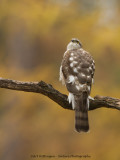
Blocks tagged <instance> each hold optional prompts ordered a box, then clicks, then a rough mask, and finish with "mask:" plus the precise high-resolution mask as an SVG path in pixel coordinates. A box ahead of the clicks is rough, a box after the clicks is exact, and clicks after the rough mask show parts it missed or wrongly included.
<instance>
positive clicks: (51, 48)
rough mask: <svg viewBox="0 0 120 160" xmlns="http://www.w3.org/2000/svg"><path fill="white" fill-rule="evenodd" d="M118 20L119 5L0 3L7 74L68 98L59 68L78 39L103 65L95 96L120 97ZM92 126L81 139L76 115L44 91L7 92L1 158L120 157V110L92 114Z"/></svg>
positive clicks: (1, 58)
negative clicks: (38, 83)
mask: <svg viewBox="0 0 120 160" xmlns="http://www.w3.org/2000/svg"><path fill="white" fill-rule="evenodd" d="M119 16H120V1H119V0H106V1H103V0H100V1H95V0H91V1H88V0H61V1H58V0H17V1H15V0H10V1H9V0H0V71H1V73H0V76H1V77H4V78H9V79H16V80H22V81H40V80H43V81H45V82H47V83H51V84H52V85H53V86H54V87H55V88H56V89H58V90H60V91H61V92H62V93H66V94H68V92H67V91H66V89H65V87H64V86H62V85H61V83H60V82H59V81H58V79H59V67H60V63H61V60H62V56H63V53H64V52H65V50H66V46H67V44H68V42H69V41H70V40H71V38H73V37H77V38H78V39H80V41H81V42H82V44H83V48H84V49H85V50H87V51H89V52H90V53H91V54H92V56H93V57H94V59H95V62H96V73H95V84H94V86H93V88H92V96H95V95H96V94H99V95H104V96H113V97H116V98H120V96H119V93H120V92H119V90H120V18H119ZM89 121H90V128H91V131H90V132H89V133H88V134H78V133H76V132H74V112H73V111H69V110H64V109H62V108H61V107H59V106H58V105H57V104H55V103H54V102H52V101H51V100H49V99H48V98H46V97H44V96H42V95H39V94H35V93H25V92H19V91H11V90H5V89H0V159H1V160H14V159H17V160H21V159H22V160H30V159H37V158H31V155H32V154H39V155H41V154H46V155H60V154H62V155H63V154H73V155H76V154H77V155H86V154H88V155H90V156H91V158H89V159H93V160H95V159H97V160H101V159H102V160H106V159H111V160H112V159H113V160H118V159H120V152H119V148H120V135H119V133H120V116H119V111H117V110H112V109H97V110H94V111H90V112H89ZM38 159H40V158H38ZM42 159H43V158H42ZM44 159H47V158H44ZM56 159H57V158H56ZM71 159H72V158H71ZM76 159H77V158H76Z"/></svg>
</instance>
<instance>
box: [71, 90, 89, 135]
mask: <svg viewBox="0 0 120 160" xmlns="http://www.w3.org/2000/svg"><path fill="white" fill-rule="evenodd" d="M88 105H89V99H88V94H87V92H82V93H81V95H74V108H75V130H76V131H77V132H88V131H89V122H88V107H89V106H88Z"/></svg>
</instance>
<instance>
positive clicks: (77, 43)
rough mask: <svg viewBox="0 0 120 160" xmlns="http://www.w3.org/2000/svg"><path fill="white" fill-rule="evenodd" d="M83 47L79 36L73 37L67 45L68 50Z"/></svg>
mask: <svg viewBox="0 0 120 160" xmlns="http://www.w3.org/2000/svg"><path fill="white" fill-rule="evenodd" d="M81 47H82V44H81V43H80V41H79V40H78V39H77V38H72V40H71V41H70V43H69V44H68V45H67V50H72V49H80V48H81Z"/></svg>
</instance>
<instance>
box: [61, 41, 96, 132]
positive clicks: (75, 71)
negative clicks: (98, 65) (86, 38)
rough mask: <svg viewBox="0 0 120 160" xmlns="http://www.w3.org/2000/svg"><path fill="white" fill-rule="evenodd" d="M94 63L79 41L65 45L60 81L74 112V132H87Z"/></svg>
mask: <svg viewBox="0 0 120 160" xmlns="http://www.w3.org/2000/svg"><path fill="white" fill-rule="evenodd" d="M94 71H95V62H94V60H93V58H92V56H91V55H90V54H89V53H88V52H87V51H85V50H84V49H83V48H82V45H81V43H80V41H79V40H78V39H76V38H73V39H72V40H71V42H70V43H69V44H68V45H67V50H66V52H65V53H64V56H63V60H62V63H61V67H60V80H61V81H62V83H63V84H65V86H66V88H67V90H68V91H69V96H68V100H69V103H72V108H73V110H75V130H76V131H77V132H81V131H83V132H87V131H89V122H88V110H89V95H90V92H91V86H92V83H93V76H94Z"/></svg>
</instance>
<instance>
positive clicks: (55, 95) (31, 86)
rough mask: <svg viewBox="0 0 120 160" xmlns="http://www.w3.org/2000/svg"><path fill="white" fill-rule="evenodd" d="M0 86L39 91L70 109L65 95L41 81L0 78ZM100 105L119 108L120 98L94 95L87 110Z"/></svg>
mask: <svg viewBox="0 0 120 160" xmlns="http://www.w3.org/2000/svg"><path fill="white" fill-rule="evenodd" d="M0 88H6V89H12V90H18V91H25V92H35V93H41V94H43V95H45V96H47V97H49V98H50V99H52V100H53V101H54V102H56V103H58V104H59V105H60V106H61V107H63V108H64V109H70V110H72V106H71V104H69V103H68V100H67V98H68V97H67V95H65V94H62V93H60V92H59V91H57V90H56V89H54V88H53V87H52V85H51V84H47V83H45V82H43V81H40V82H22V81H15V80H10V79H4V78H0ZM101 107H106V108H114V109H118V110H120V99H117V98H111V97H104V96H95V97H94V100H91V99H90V107H89V110H93V109H97V108H101Z"/></svg>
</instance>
